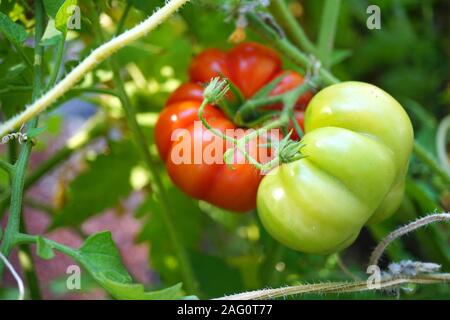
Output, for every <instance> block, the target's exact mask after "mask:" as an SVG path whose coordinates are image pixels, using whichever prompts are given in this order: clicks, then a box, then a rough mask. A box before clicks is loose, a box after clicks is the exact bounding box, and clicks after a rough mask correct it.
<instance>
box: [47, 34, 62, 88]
mask: <svg viewBox="0 0 450 320" xmlns="http://www.w3.org/2000/svg"><path fill="white" fill-rule="evenodd" d="M65 40H66V39H65V37H60V39H59V41H58V45H57V47H56V57H55V59H54V60H55V63H54V69H53V70H52V73H51V74H50V78H49V80H48V83H47V86H46V87H45V91H48V90H50V88H51V87H53V86H54V85H55V82H56V80H57V78H58V74H59V71H60V70H61V66H62V58H63V54H64V45H65V43H66V41H65Z"/></svg>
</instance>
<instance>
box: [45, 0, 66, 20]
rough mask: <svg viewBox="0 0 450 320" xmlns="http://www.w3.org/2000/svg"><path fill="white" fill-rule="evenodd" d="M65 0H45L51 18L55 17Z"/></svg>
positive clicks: (46, 9)
mask: <svg viewBox="0 0 450 320" xmlns="http://www.w3.org/2000/svg"><path fill="white" fill-rule="evenodd" d="M64 2H65V0H44V7H45V11H46V12H47V14H48V15H49V16H50V17H51V18H55V17H56V14H57V12H58V10H59V8H61V6H62V5H63V3H64Z"/></svg>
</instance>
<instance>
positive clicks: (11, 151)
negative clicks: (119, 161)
mask: <svg viewBox="0 0 450 320" xmlns="http://www.w3.org/2000/svg"><path fill="white" fill-rule="evenodd" d="M16 145H17V143H16V141H14V142H12V143H10V146H16ZM8 158H9V162H10V163H14V162H15V161H16V159H17V148H15V147H11V148H8ZM11 183H12V180H11ZM20 230H21V231H22V232H25V233H26V226H25V223H24V220H23V219H21V220H20ZM19 262H20V265H21V267H22V270H23V273H24V275H25V278H26V280H27V285H28V291H29V293H30V298H31V299H32V300H41V299H42V294H41V288H40V286H39V280H38V277H37V273H36V269H35V264H34V259H33V256H32V254H31V248H30V246H29V245H28V244H23V245H21V246H20V249H19Z"/></svg>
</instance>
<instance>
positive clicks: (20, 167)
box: [0, 0, 45, 277]
mask: <svg viewBox="0 0 450 320" xmlns="http://www.w3.org/2000/svg"><path fill="white" fill-rule="evenodd" d="M35 8H36V10H35V11H36V13H35V19H36V26H35V39H34V40H35V48H34V52H35V54H34V55H35V57H34V83H33V101H34V100H35V99H36V98H37V97H39V95H40V93H41V90H42V71H43V70H42V69H43V68H42V57H43V53H44V50H43V48H42V47H41V46H40V45H39V41H40V39H41V37H42V35H43V32H44V18H45V17H44V7H43V4H42V1H41V0H37V1H35ZM37 122H38V119H37V118H34V119H32V120H31V121H30V122H29V123H28V129H33V128H36V126H37ZM32 147H33V144H32V142H31V141H28V142H26V143H25V144H24V145H23V147H22V150H21V152H20V155H19V159H18V160H17V162H16V164H15V165H14V167H15V168H14V175H13V179H12V184H11V204H10V209H9V217H8V222H7V225H6V230H5V234H4V237H3V240H2V243H1V245H0V251H1V252H2V253H3V255H4V256H5V257H8V256H9V254H10V253H11V250H12V248H13V245H14V243H13V242H14V237H15V235H16V234H17V233H19V231H20V230H19V228H20V216H21V213H22V200H23V191H24V184H25V173H26V169H27V166H28V161H29V158H30V153H31V149H32ZM3 268H4V264H0V277H1V275H2V274H3Z"/></svg>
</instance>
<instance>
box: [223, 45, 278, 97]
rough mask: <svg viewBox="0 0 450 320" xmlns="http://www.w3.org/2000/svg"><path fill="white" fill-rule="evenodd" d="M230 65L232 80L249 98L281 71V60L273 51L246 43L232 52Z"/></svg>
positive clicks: (229, 60)
mask: <svg viewBox="0 0 450 320" xmlns="http://www.w3.org/2000/svg"><path fill="white" fill-rule="evenodd" d="M228 65H229V68H230V70H231V80H232V81H233V83H234V84H236V86H237V87H238V88H239V89H240V90H241V91H242V93H243V95H244V97H246V98H249V97H251V96H253V95H254V94H255V93H256V91H258V90H259V89H260V88H261V87H263V86H264V85H265V84H267V83H268V82H269V81H270V80H272V79H273V78H274V77H275V75H276V74H277V73H278V72H279V71H280V69H281V60H280V58H279V56H278V54H277V53H276V52H275V51H273V50H272V49H270V48H267V47H265V46H262V45H260V44H258V43H254V42H245V43H241V44H240V45H238V46H236V47H234V48H233V49H231V50H230V52H229V53H228Z"/></svg>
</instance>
